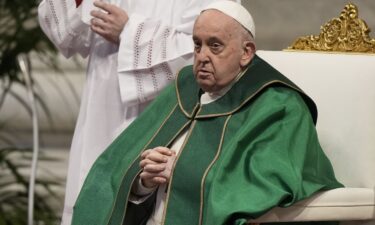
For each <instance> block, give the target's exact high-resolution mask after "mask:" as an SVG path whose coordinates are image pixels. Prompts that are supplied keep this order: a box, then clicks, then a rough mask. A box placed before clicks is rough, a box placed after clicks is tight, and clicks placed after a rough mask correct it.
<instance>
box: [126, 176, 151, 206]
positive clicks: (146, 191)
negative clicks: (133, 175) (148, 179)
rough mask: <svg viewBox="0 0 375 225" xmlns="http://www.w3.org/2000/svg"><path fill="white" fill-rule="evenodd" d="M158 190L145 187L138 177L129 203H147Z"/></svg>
mask: <svg viewBox="0 0 375 225" xmlns="http://www.w3.org/2000/svg"><path fill="white" fill-rule="evenodd" d="M156 189H157V187H154V188H147V187H145V186H144V185H143V184H142V181H141V179H140V178H139V176H138V177H137V179H136V180H135V181H134V183H133V186H132V190H131V193H130V196H129V201H130V202H132V203H134V204H137V205H138V204H141V203H143V202H145V201H146V200H147V199H148V198H149V197H150V196H151V195H152V194H153V193H154V192H155V191H156Z"/></svg>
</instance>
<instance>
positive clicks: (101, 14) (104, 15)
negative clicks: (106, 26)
mask: <svg viewBox="0 0 375 225" xmlns="http://www.w3.org/2000/svg"><path fill="white" fill-rule="evenodd" d="M90 15H91V16H93V17H94V18H97V19H100V20H102V21H104V22H107V21H109V20H110V16H109V15H108V13H104V12H101V11H99V10H92V11H91V12H90Z"/></svg>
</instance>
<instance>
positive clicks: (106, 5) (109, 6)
mask: <svg viewBox="0 0 375 225" xmlns="http://www.w3.org/2000/svg"><path fill="white" fill-rule="evenodd" d="M94 6H96V7H98V8H99V9H102V10H104V11H106V12H108V13H112V12H113V5H112V4H110V3H107V2H102V1H95V2H94Z"/></svg>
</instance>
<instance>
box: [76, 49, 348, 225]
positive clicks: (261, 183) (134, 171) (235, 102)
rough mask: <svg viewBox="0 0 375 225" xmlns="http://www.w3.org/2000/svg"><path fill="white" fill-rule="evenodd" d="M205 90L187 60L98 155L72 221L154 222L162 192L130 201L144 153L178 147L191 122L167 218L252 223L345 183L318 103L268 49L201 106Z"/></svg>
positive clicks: (79, 224) (176, 224)
mask: <svg viewBox="0 0 375 225" xmlns="http://www.w3.org/2000/svg"><path fill="white" fill-rule="evenodd" d="M200 95H201V90H200V89H199V87H198V85H197V83H196V82H195V79H194V75H193V71H192V66H188V67H185V68H183V69H182V70H181V71H180V73H179V75H178V77H177V80H176V83H175V84H173V85H171V86H169V87H168V88H167V89H166V90H165V91H163V93H162V94H161V95H160V96H159V97H158V98H157V99H156V100H155V101H154V102H153V103H152V105H151V106H149V107H148V108H147V109H146V110H145V112H144V113H142V115H141V116H140V117H139V118H138V119H136V120H135V121H134V122H133V123H132V124H131V125H130V126H129V127H128V128H127V129H126V130H125V131H124V132H123V133H122V134H121V135H120V136H119V137H118V138H117V139H116V140H115V141H114V142H113V143H112V144H111V145H110V146H109V147H108V149H107V150H106V151H105V152H104V153H103V154H102V155H101V156H100V157H99V158H98V159H97V161H96V162H95V164H94V165H93V167H92V169H91V170H90V172H89V174H88V176H87V178H86V180H85V183H84V185H83V188H82V190H81V193H80V195H79V197H78V200H77V202H76V205H75V207H74V214H73V225H121V224H126V225H133V224H145V222H146V221H147V217H148V215H149V213H150V210H152V207H153V205H152V202H153V200H154V197H155V196H153V197H151V198H150V199H151V200H150V201H151V204H149V202H150V201H149V202H147V201H146V203H144V204H141V205H138V206H136V205H134V204H132V203H128V198H129V195H130V190H131V186H132V183H133V182H134V180H135V179H136V177H137V175H138V174H139V173H140V170H141V169H140V167H139V162H140V154H141V152H142V151H144V150H146V149H150V148H154V147H157V146H167V147H170V145H171V143H172V142H173V141H174V140H175V139H176V137H177V136H178V135H179V134H180V133H181V132H183V131H185V130H186V129H185V128H187V127H189V133H188V135H187V138H186V140H185V142H184V144H183V146H182V148H181V151H180V153H179V155H178V156H177V159H176V161H175V167H174V171H173V173H172V177H171V180H170V182H169V185H168V190H167V201H166V206H165V213H164V217H163V224H165V225H198V224H204V225H222V224H236V225H239V224H246V221H247V219H250V218H256V217H258V216H260V215H262V214H264V213H265V212H267V211H268V210H269V209H271V208H272V207H274V206H281V207H287V206H289V205H291V204H293V203H295V202H296V201H299V200H301V199H304V198H306V197H308V196H311V195H312V194H313V193H315V192H317V191H319V190H327V189H332V188H337V187H342V185H341V184H340V183H339V182H338V181H337V180H336V179H335V176H334V172H333V169H332V166H331V164H330V162H329V160H328V159H327V157H326V155H325V154H324V153H323V151H322V149H321V147H320V145H319V142H318V138H317V134H316V130H315V126H314V123H315V121H316V117H317V112H316V107H315V104H314V103H313V102H312V100H311V99H310V98H309V97H308V96H306V95H305V94H304V93H303V92H302V91H300V90H299V89H298V87H296V86H295V85H294V84H293V83H292V82H291V81H289V80H288V79H287V78H286V77H284V76H283V75H282V74H280V73H279V72H278V71H277V70H275V69H274V68H272V67H271V66H270V65H268V64H267V63H266V62H264V61H263V60H262V59H260V58H259V57H257V56H255V58H254V59H253V60H252V62H251V63H250V65H249V66H248V69H247V71H246V72H245V74H244V75H243V76H242V77H241V78H240V80H239V81H238V82H236V83H235V84H234V85H233V87H232V88H231V89H230V90H229V91H228V92H227V93H226V94H225V95H224V96H222V97H221V98H220V99H218V100H216V101H214V102H212V103H209V104H205V105H200V104H199V99H200ZM143 205H146V206H143ZM147 206H150V207H151V209H150V208H147ZM136 220H138V221H136Z"/></svg>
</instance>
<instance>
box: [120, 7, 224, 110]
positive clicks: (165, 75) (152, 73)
mask: <svg viewBox="0 0 375 225" xmlns="http://www.w3.org/2000/svg"><path fill="white" fill-rule="evenodd" d="M214 1H217V0H191V1H190V2H189V3H187V2H184V3H185V4H184V5H183V4H180V7H181V9H180V10H179V12H175V13H179V14H181V15H180V16H179V17H178V18H179V21H178V22H176V20H174V19H172V20H169V21H168V20H162V19H157V18H150V17H147V16H146V15H143V14H140V13H132V14H130V15H129V20H128V22H127V24H126V25H125V27H124V29H123V31H122V33H121V35H120V40H121V41H120V46H119V54H118V73H119V82H120V90H121V97H122V100H123V101H124V102H127V101H131V100H132V99H138V100H137V101H138V103H143V102H147V101H149V100H151V99H153V98H154V97H155V96H157V94H158V93H159V92H160V90H162V89H163V88H164V87H165V86H166V85H167V84H169V83H170V82H171V81H172V80H174V78H175V76H176V73H177V72H178V71H179V70H180V69H181V68H182V67H183V66H186V65H188V64H192V62H193V50H194V44H193V41H192V32H193V26H194V22H195V19H196V17H197V16H198V15H199V13H200V11H201V9H202V8H203V7H204V6H206V5H207V4H209V3H211V2H214ZM176 4H177V3H176ZM166 11H168V10H166ZM166 13H168V12H166ZM174 16H176V15H174ZM175 18H176V17H175ZM134 79H135V81H134ZM134 93H137V94H136V95H137V96H134V95H135V94H134ZM129 99H130V100H129Z"/></svg>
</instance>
